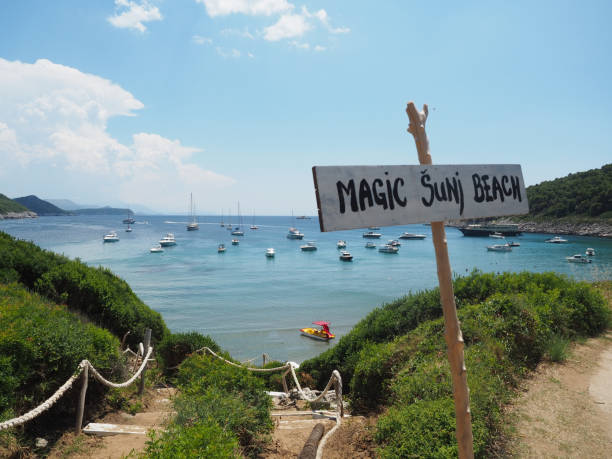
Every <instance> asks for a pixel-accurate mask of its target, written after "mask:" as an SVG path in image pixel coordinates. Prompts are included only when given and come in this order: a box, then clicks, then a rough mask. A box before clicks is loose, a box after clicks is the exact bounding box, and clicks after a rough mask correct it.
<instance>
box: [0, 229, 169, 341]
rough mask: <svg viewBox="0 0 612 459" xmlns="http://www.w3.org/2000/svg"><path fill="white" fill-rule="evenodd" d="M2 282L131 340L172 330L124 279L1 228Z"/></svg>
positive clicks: (164, 333)
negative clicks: (22, 287) (32, 292)
mask: <svg viewBox="0 0 612 459" xmlns="http://www.w3.org/2000/svg"><path fill="white" fill-rule="evenodd" d="M0 280H5V281H6V280H8V281H16V280H17V281H19V282H21V283H22V284H24V285H25V286H26V287H28V288H30V289H33V290H36V291H37V292H38V293H40V294H41V295H43V296H45V297H47V298H49V299H50V300H51V301H54V302H56V303H60V304H66V305H68V307H69V308H70V309H71V310H73V311H76V312H78V313H81V314H84V315H86V316H87V317H88V318H89V320H91V321H92V322H94V323H95V324H97V325H99V326H101V327H104V328H107V329H109V330H110V331H111V332H113V333H114V334H115V335H117V336H123V335H124V334H125V333H126V332H127V331H131V334H130V335H129V336H128V342H129V343H131V344H136V343H138V342H139V341H140V340H142V336H143V335H144V331H145V329H147V328H151V329H152V336H153V340H154V342H157V341H158V340H161V339H163V337H164V336H165V335H166V333H168V329H167V328H166V325H165V323H164V321H163V319H162V317H161V315H160V314H159V313H158V312H156V311H153V310H152V309H150V308H149V307H148V306H147V305H145V304H144V303H143V302H142V301H141V300H140V299H139V298H138V297H137V296H136V295H135V294H134V292H133V291H132V290H131V289H130V286H129V285H128V284H127V283H126V282H125V281H124V280H122V279H120V278H118V277H117V276H115V275H114V274H113V273H111V272H110V271H109V270H108V269H105V268H91V267H88V266H87V265H85V264H84V263H82V262H80V261H79V260H69V259H68V258H66V257H64V256H61V255H57V254H55V253H53V252H50V251H47V250H43V249H41V248H39V247H37V246H36V245H34V244H32V243H31V242H25V241H20V240H16V239H14V238H13V237H11V236H9V235H8V234H6V233H3V232H0Z"/></svg>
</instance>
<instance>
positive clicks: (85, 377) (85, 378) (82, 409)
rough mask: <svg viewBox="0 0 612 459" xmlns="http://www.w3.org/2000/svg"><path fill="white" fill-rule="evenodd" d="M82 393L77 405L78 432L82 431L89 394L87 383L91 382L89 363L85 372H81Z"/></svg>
mask: <svg viewBox="0 0 612 459" xmlns="http://www.w3.org/2000/svg"><path fill="white" fill-rule="evenodd" d="M81 381H82V384H81V395H80V397H79V406H78V407H77V418H76V434H77V435H79V434H80V433H81V427H83V413H84V412H85V395H86V394H87V384H89V365H85V368H83V372H82V373H81Z"/></svg>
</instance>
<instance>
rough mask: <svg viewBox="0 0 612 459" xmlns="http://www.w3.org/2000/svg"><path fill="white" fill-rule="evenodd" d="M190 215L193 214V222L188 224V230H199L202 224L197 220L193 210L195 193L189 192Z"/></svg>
mask: <svg viewBox="0 0 612 459" xmlns="http://www.w3.org/2000/svg"><path fill="white" fill-rule="evenodd" d="M189 215H190V216H191V223H189V224H188V225H187V231H196V230H199V229H200V225H198V223H197V222H196V216H195V212H194V210H193V193H189Z"/></svg>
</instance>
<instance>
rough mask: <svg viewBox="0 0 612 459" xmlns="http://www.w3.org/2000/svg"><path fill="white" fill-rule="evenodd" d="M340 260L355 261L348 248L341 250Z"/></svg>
mask: <svg viewBox="0 0 612 459" xmlns="http://www.w3.org/2000/svg"><path fill="white" fill-rule="evenodd" d="M340 260H341V261H353V255H351V253H350V252H349V251H347V250H343V251H342V252H340Z"/></svg>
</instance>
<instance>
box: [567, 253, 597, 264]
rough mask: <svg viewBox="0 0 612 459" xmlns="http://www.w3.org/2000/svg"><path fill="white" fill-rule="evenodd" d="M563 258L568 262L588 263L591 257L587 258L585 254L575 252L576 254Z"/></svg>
mask: <svg viewBox="0 0 612 459" xmlns="http://www.w3.org/2000/svg"><path fill="white" fill-rule="evenodd" d="M565 259H566V260H567V261H568V262H569V263H590V262H591V259H590V258H587V257H586V256H585V255H581V254H579V253H577V254H576V255H572V256H571V257H565Z"/></svg>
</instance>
